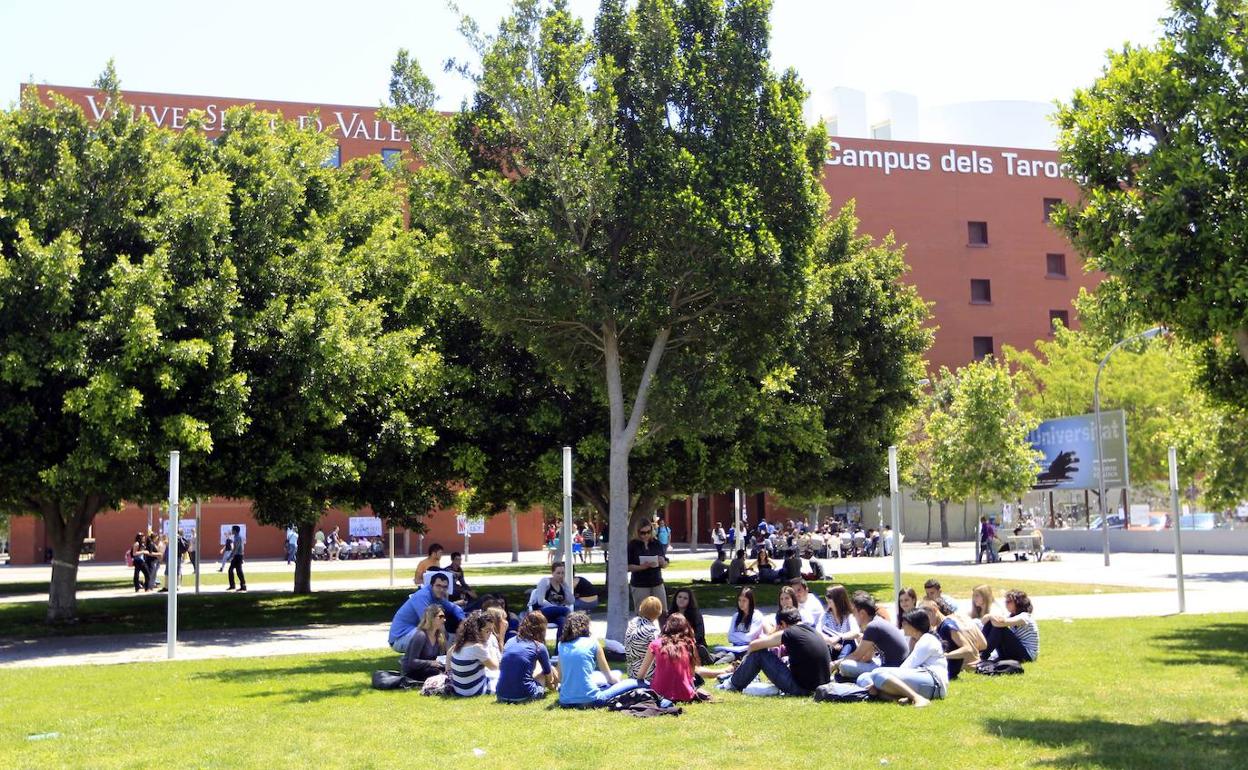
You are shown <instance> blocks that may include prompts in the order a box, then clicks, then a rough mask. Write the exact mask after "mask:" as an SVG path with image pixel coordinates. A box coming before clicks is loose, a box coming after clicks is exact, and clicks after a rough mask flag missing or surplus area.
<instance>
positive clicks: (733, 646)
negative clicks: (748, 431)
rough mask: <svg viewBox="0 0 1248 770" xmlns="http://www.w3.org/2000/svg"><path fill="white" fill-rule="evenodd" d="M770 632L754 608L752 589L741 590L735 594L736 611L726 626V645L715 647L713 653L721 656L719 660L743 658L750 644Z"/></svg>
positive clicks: (768, 626) (767, 625)
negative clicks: (728, 657)
mask: <svg viewBox="0 0 1248 770" xmlns="http://www.w3.org/2000/svg"><path fill="white" fill-rule="evenodd" d="M771 631H772V629H771V627H770V625H769V624H768V623H767V621H766V619H765V618H764V616H763V613H762V612H760V611H759V610H758V609H756V608H755V605H754V589H753V588H742V589H741V593H739V594H737V611H736V613H735V614H733V616H732V621H731V622H730V623H729V624H728V644H721V645H718V646H716V647H715V652H716V653H719V654H720V655H721V660H722V659H723V658H725V657H726V656H728V655H731V656H732V657H734V658H740V657H743V656H744V655H745V653H746V652H747V651H748V648H749V646H750V642H752V641H754V640H755V639H757V638H758V637H760V636H762V635H763V634H765V633H767V634H769V633H771Z"/></svg>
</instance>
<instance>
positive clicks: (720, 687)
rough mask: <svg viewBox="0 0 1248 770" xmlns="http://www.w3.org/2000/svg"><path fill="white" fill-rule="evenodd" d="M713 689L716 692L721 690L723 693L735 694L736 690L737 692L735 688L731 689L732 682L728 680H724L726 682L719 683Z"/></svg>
mask: <svg viewBox="0 0 1248 770" xmlns="http://www.w3.org/2000/svg"><path fill="white" fill-rule="evenodd" d="M715 689H716V690H723V691H725V692H736V690H737V688H735V687H733V686H732V680H731V679H728V680H726V681H723V682H720V683H719V684H717V685H715Z"/></svg>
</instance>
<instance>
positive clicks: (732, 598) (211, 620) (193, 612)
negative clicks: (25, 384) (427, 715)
mask: <svg viewBox="0 0 1248 770" xmlns="http://www.w3.org/2000/svg"><path fill="white" fill-rule="evenodd" d="M348 574H349V573H348ZM906 577H907V584H909V585H915V586H919V589H918V590H919V591H920V592H921V587H922V584H923V580H924V579H925V577H926V576H914V579H913V580H909V577H910V576H906ZM940 578H941V582H942V584H943V586H944V588H945V589H946V591H947V592H948V593H949V594H951V595H953V596H968V595H969V594H970V591H971V588H972V587H973V586H975V585H977V584H978V583H979V580H978V579H977V578H966V577H958V576H952V575H948V576H946V575H942V576H940ZM317 582H324V581H314V583H313V585H314V586H315V585H316V584H317ZM842 583H843V584H844V585H845V587H846V588H848V589H849V590H850V591H851V592H852V591H856V590H863V591H868V592H870V593H871V594H873V595H874V596H876V597H877V598H878V599H880V600H881V601H891V600H892V594H893V588H892V586H893V577H892V575H891V574H886V573H864V574H860V575H849V576H846V578H845V580H844V581H842ZM251 585H252V586H253V587H254V588H260V587H262V586H263V585H264V584H261V583H255V582H253V583H251ZM282 585H284V586H287V587H288V586H289V583H288V582H286V583H283V584H282ZM687 585H691V584H690V583H689V582H687V581H669V582H668V584H667V586H668V590H669V591H674V590H676V588H679V587H681V586H687ZM692 585H693V586H694V589H695V591H696V594H697V596H698V602H699V604H700V605H701V606H702V607H703V608H704V609H730V608H732V607H735V606H736V596H737V593H738V589H737V588H736V587H734V586H722V585H710V584H704V583H699V584H692ZM826 585H828V583H827V582H826V581H823V582H816V583H813V584H812V590H814V591H817V592H819V595H822V591H823V588H824V587H825V586H826ZM532 587H533V584H532V582H530V581H529V579H527V578H518V581H517V582H516V583H511V584H507V585H491V586H482V588H481V590H482V591H483V592H484V591H490V592H495V593H501V594H502V595H503V596H505V597H506V599H507V602H508V604H509V606H511V607H516V608H518V607H523V606H524V602H525V601H527V600H528V596H529V592H530V591H531V590H532ZM993 587H994V589H995V590H996V591H997V593H998V595H1000V594H1001V593H1003V592H1004V590H1005V589H1006V588H1007V587H1009V588H1020V589H1022V590H1024V591H1027V592H1028V593H1029V594H1031V595H1033V596H1044V595H1057V594H1072V593H1086V592H1087V590H1088V588H1087V586H1085V585H1078V584H1073V583H1047V582H1038V581H1016V582H1012V583H1009V584H1008V586H1007V584H1005V583H1002V584H1000V585H996V584H995V582H994V586H993ZM754 589H755V597H756V600H757V602H758V606H759V607H760V608H762V609H764V610H770V609H774V608H775V605H776V601H777V594H778V593H779V591H780V587H779V586H775V585H766V586H755V587H754ZM45 590H46V589H45ZM1102 590H1106V591H1109V590H1114V591H1118V590H1127V591H1130V590H1139V589H1131V588H1123V587H1112V588H1111V587H1104V588H1103V589H1102ZM411 591H412V587H411V586H403V587H400V588H366V589H355V590H348V591H320V592H316V593H312V594H310V595H306V596H296V595H294V594H292V593H290V592H289V591H272V590H252V591H249V592H248V593H245V594H229V593H204V594H200V595H198V596H197V595H195V594H194V593H188V592H186V591H183V593H181V594H180V595H179V597H178V608H179V612H178V621H179V626H180V628H182V629H183V630H195V629H220V628H264V627H272V628H290V627H298V626H303V625H308V624H310V623H331V624H349V623H379V622H384V621H388V620H390V619H391V618H392V617H393V616H394V612H395V610H396V609H397V608H398V607H399V605H400V604H402V603H403V601H404V600H405V599H406V598H407V596H408V594H410V593H411ZM167 598H168V597H167V596H166V595H165V594H156V593H152V594H140V595H135V596H122V597H109V598H90V599H80V600H79V601H78V611H79V612H78V614H79V622H78V623H76V624H73V625H69V626H48V625H47V624H45V623H44V622H43V618H44V614H45V611H46V605H45V604H44V603H42V602H9V603H0V638H26V639H31V638H40V637H47V636H67V635H73V636H79V635H85V634H118V633H142V632H157V631H163V630H164V629H165V605H166V602H167ZM604 605H605V603H604ZM2 766H3V765H2V763H0V767H2Z"/></svg>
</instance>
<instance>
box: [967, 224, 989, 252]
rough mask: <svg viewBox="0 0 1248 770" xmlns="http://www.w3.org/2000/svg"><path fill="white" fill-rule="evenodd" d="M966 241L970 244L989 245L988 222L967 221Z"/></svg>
mask: <svg viewBox="0 0 1248 770" xmlns="http://www.w3.org/2000/svg"><path fill="white" fill-rule="evenodd" d="M966 242H967V244H968V245H970V246H987V245H988V223H987V222H967V223H966Z"/></svg>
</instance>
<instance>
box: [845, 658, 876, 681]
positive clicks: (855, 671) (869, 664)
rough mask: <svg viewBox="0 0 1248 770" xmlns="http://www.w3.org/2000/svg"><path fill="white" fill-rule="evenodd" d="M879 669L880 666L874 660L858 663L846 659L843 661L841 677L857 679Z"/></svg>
mask: <svg viewBox="0 0 1248 770" xmlns="http://www.w3.org/2000/svg"><path fill="white" fill-rule="evenodd" d="M879 667H880V664H879V663H876V662H875V661H874V660H868V661H857V660H849V659H848V658H846V659H845V660H842V661H841V676H843V677H845V678H846V679H857V678H858V677H860V676H862V675H863V674H865V673H867V672H868V671H874V670H876V669H877V668H879Z"/></svg>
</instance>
